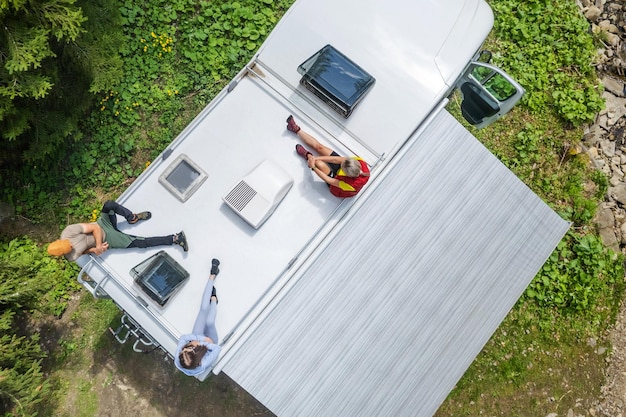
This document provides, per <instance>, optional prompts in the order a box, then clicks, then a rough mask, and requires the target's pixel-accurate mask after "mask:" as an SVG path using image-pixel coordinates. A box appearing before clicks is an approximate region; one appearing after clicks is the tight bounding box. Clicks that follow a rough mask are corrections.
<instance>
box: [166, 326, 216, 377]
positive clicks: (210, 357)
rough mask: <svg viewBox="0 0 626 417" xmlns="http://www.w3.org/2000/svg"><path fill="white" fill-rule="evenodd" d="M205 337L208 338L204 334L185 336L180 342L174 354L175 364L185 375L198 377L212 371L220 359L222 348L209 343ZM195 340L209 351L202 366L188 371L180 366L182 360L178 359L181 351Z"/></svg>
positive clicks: (203, 358) (201, 363)
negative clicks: (209, 370)
mask: <svg viewBox="0 0 626 417" xmlns="http://www.w3.org/2000/svg"><path fill="white" fill-rule="evenodd" d="M205 337H206V336H204V335H202V334H184V335H182V336H181V337H180V339H179V340H178V346H177V347H176V353H175V354H174V364H175V365H176V367H177V368H178V369H179V370H180V371H181V372H182V373H184V374H185V375H189V376H196V375H200V374H202V373H204V372H205V371H206V370H207V369H210V368H211V367H212V366H213V364H214V363H215V361H216V360H217V358H218V357H219V355H220V350H221V348H220V346H219V345H216V344H214V343H208V342H207V341H206V340H205ZM194 340H196V341H198V342H199V343H200V344H201V345H202V346H206V347H207V349H208V350H207V352H206V353H205V354H204V356H203V357H202V361H201V362H200V365H198V366H197V367H195V368H193V369H186V368H183V367H182V365H181V364H180V360H179V359H178V356H179V355H180V351H181V350H182V349H183V347H184V346H185V345H186V344H187V343H189V342H192V341H194Z"/></svg>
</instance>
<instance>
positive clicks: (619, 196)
mask: <svg viewBox="0 0 626 417" xmlns="http://www.w3.org/2000/svg"><path fill="white" fill-rule="evenodd" d="M609 195H610V196H612V197H613V198H614V199H615V201H617V202H618V203H620V204H621V205H626V184H624V183H622V184H620V185H618V186H616V187H610V188H609Z"/></svg>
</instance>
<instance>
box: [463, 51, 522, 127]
mask: <svg viewBox="0 0 626 417" xmlns="http://www.w3.org/2000/svg"><path fill="white" fill-rule="evenodd" d="M485 53H486V54H487V55H488V56H489V58H490V56H491V53H490V52H488V51H483V52H482V53H481V54H480V56H482V55H483V54H485ZM456 88H458V89H459V90H460V91H461V95H462V98H463V101H462V102H461V112H462V114H463V117H465V120H467V121H468V122H469V123H470V124H471V125H473V126H474V127H477V128H482V127H485V126H487V125H489V124H491V123H492V122H494V121H495V120H497V119H499V118H500V117H502V116H504V115H505V114H506V113H508V112H509V110H511V109H512V108H513V106H515V104H517V102H518V101H519V100H520V99H521V98H522V96H523V95H524V92H525V91H524V88H523V87H522V86H521V85H519V84H518V83H517V81H515V80H514V79H513V78H511V76H510V75H508V74H507V73H506V72H504V71H502V70H501V69H500V68H498V67H495V66H493V65H491V64H489V63H487V62H481V61H477V60H474V61H472V62H471V63H470V65H469V66H468V67H467V69H466V70H465V73H464V74H463V75H462V76H461V78H460V79H459V82H458V83H457V85H456Z"/></svg>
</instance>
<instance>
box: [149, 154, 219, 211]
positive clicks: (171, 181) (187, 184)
mask: <svg viewBox="0 0 626 417" xmlns="http://www.w3.org/2000/svg"><path fill="white" fill-rule="evenodd" d="M207 178H208V174H207V173H206V172H204V170H203V169H202V168H200V167H199V166H198V164H196V163H195V162H193V161H192V160H191V159H190V158H189V157H188V156H187V155H185V154H180V155H179V156H178V158H176V160H175V161H174V162H172V163H171V164H170V166H168V167H167V169H166V170H165V171H164V172H163V173H162V174H161V176H160V177H159V182H160V183H161V185H163V186H164V187H165V188H167V190H168V191H169V192H170V193H172V194H174V196H176V198H178V199H179V200H180V201H182V202H183V203H184V202H185V201H187V200H188V199H189V197H191V195H192V194H193V193H194V192H195V191H196V190H197V189H198V188H200V186H201V185H202V183H203V182H204V181H205V180H206V179H207Z"/></svg>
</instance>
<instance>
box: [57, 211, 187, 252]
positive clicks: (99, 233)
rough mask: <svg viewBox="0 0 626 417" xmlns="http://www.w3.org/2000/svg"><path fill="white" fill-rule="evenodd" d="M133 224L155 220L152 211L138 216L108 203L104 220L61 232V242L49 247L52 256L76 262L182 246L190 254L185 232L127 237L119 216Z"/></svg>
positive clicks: (68, 227)
mask: <svg viewBox="0 0 626 417" xmlns="http://www.w3.org/2000/svg"><path fill="white" fill-rule="evenodd" d="M118 214H119V215H120V216H122V217H124V218H125V219H126V221H127V222H128V223H130V224H134V223H137V222H138V221H140V220H148V219H149V218H150V217H152V214H151V213H150V212H149V211H144V212H141V213H138V214H135V213H133V212H132V211H130V210H128V209H127V208H126V207H123V206H122V205H120V204H118V203H116V202H115V201H112V200H109V201H107V202H105V203H104V206H102V210H101V212H100V218H99V219H98V220H97V221H96V222H93V223H75V224H71V225H69V226H67V227H66V228H65V229H63V232H61V238H60V239H58V240H55V241H54V242H52V243H50V244H49V245H48V253H49V254H50V255H52V256H61V255H63V256H65V258H66V259H67V260H68V261H76V260H77V259H78V258H80V257H81V256H82V255H85V254H93V255H102V254H103V253H104V252H105V251H106V250H108V249H126V248H148V247H152V246H162V245H179V246H181V247H182V248H183V250H184V251H185V252H187V251H188V250H189V246H188V245H187V239H186V237H185V232H182V231H181V232H179V233H175V234H173V235H168V236H159V237H140V236H133V235H127V234H126V233H122V232H120V231H119V230H118V229H117V217H116V216H117V215H118Z"/></svg>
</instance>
